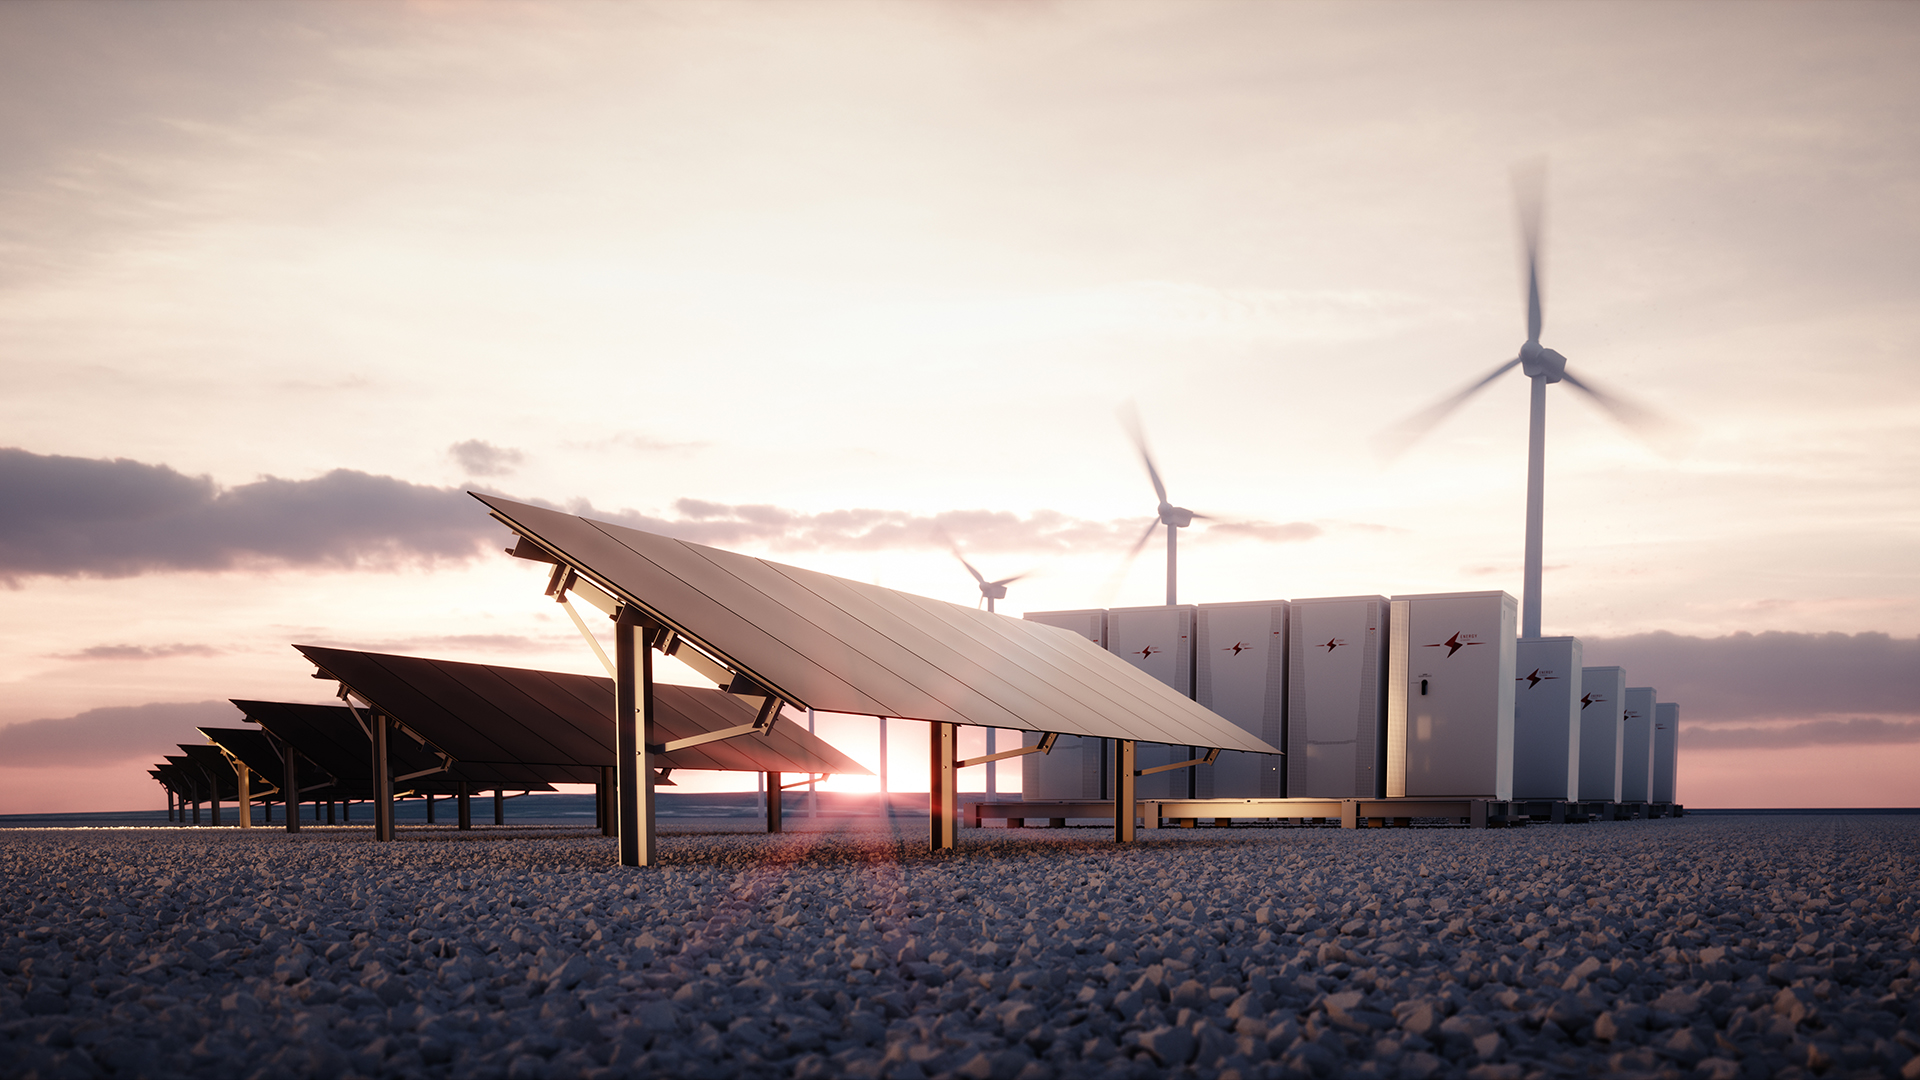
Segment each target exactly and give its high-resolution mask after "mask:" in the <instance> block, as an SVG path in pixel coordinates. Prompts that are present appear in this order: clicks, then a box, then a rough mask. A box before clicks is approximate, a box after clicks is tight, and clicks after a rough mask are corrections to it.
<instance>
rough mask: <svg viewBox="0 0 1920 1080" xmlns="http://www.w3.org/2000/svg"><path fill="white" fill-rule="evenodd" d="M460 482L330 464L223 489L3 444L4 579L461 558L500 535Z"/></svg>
mask: <svg viewBox="0 0 1920 1080" xmlns="http://www.w3.org/2000/svg"><path fill="white" fill-rule="evenodd" d="M493 532H494V531H493V530H492V529H491V528H489V527H488V523H487V519H486V516H485V515H484V514H482V513H476V512H475V507H474V505H473V502H472V500H470V499H468V498H467V497H466V495H465V494H464V493H462V492H461V491H460V490H459V489H457V488H437V487H426V486H422V485H419V484H410V483H407V482H406V481H404V480H396V479H394V478H392V477H389V476H373V475H369V474H367V473H363V472H356V471H353V470H351V469H335V470H333V471H332V472H329V473H327V474H325V475H323V476H317V477H314V478H312V479H310V480H282V479H279V478H277V477H267V478H265V479H263V480H258V481H255V482H254V483H251V484H242V485H239V486H237V487H231V488H222V487H220V486H218V485H216V484H215V483H214V482H213V480H212V479H211V478H210V477H206V476H197V477H196V476H187V475H185V474H182V473H179V472H176V471H175V470H173V469H172V468H169V467H168V466H165V465H147V464H143V463H141V462H138V461H130V460H128V459H126V458H117V459H114V460H107V459H104V458H101V459H95V458H77V457H62V456H58V455H41V454H34V453H29V452H28V451H25V450H20V449H11V448H0V581H5V582H7V583H9V584H14V583H17V581H18V580H19V579H21V578H25V577H33V576H37V575H44V576H49V577H102V578H121V577H131V576H134V575H136V574H143V573H151V572H156V571H180V570H228V569H233V568H235V567H238V566H242V565H244V564H247V563H251V562H261V561H265V562H277V563H283V564H289V565H295V566H329V567H356V566H365V565H374V566H391V565H394V564H397V563H412V562H429V563H431V562H436V561H440V560H461V559H466V558H470V557H471V556H473V555H474V554H475V553H476V550H477V548H478V545H479V544H480V543H481V542H482V541H491V540H493V539H496V538H497V537H495V536H494V534H493Z"/></svg>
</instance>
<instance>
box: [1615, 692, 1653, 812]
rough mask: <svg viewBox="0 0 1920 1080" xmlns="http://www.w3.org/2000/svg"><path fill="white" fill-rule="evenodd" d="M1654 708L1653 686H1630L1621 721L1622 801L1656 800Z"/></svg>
mask: <svg viewBox="0 0 1920 1080" xmlns="http://www.w3.org/2000/svg"><path fill="white" fill-rule="evenodd" d="M1653 708H1654V691H1653V687H1651V686H1629V687H1627V710H1626V712H1625V714H1624V715H1622V717H1621V721H1620V730H1621V735H1620V801H1621V802H1630V803H1632V802H1652V801H1653Z"/></svg>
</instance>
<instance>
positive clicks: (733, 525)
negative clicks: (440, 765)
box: [0, 442, 1320, 584]
mask: <svg viewBox="0 0 1920 1080" xmlns="http://www.w3.org/2000/svg"><path fill="white" fill-rule="evenodd" d="M459 445H460V446H468V447H471V446H481V447H485V444H483V443H477V442H476V443H462V444H459ZM485 450H486V453H483V454H478V455H476V460H479V459H481V458H486V456H487V454H489V453H490V454H493V455H496V456H497V455H500V454H505V453H510V452H508V451H501V450H499V448H496V447H485ZM487 460H495V459H493V458H488V459H487ZM535 501H536V502H537V501H539V500H535ZM541 505H545V506H553V505H554V504H553V503H546V502H542V503H541ZM565 509H567V510H568V511H570V512H572V513H576V514H580V515H582V516H585V517H591V518H595V519H598V520H601V521H609V522H613V523H615V524H619V525H628V526H631V527H633V528H636V529H644V530H646V531H648V532H656V533H661V534H663V535H666V536H674V537H679V538H681V539H684V540H692V541H694V542H696V543H702V544H713V545H716V546H719V547H753V548H759V549H762V550H769V551H774V552H811V551H882V550H900V549H915V548H934V549H939V550H945V549H946V548H947V547H948V540H947V539H946V538H947V537H953V538H955V539H957V540H958V541H959V542H960V543H962V544H964V545H965V547H966V549H967V550H968V551H975V552H1020V553H1031V554H1066V553H1069V552H1093V553H1100V552H1116V553H1117V552H1120V551H1124V550H1126V548H1127V547H1129V546H1130V545H1131V544H1132V543H1133V541H1134V539H1135V538H1136V537H1137V536H1138V535H1139V531H1140V529H1141V527H1142V526H1143V525H1144V524H1145V520H1144V519H1140V518H1120V519H1116V520H1112V521H1094V520H1091V519H1088V518H1079V517H1072V516H1069V515H1066V514H1062V513H1059V512H1057V511H1053V510H1036V511H1034V512H1033V513H1031V514H1027V515H1024V516H1022V515H1020V514H1014V513H1009V512H1007V511H1002V510H954V511H948V512H945V513H940V514H915V513H912V512H910V511H905V510H880V509H857V510H827V511H822V512H820V513H808V512H806V511H801V510H789V509H787V508H785V507H781V506H774V505H771V504H757V503H749V504H738V505H735V504H727V503H716V502H708V501H706V500H703V499H690V498H689V499H680V500H678V501H677V502H675V503H674V504H673V506H672V516H670V517H660V516H652V515H648V514H642V513H639V512H637V511H633V510H622V511H601V510H597V509H595V508H594V507H593V506H592V504H590V503H587V502H584V501H582V502H576V503H574V504H571V505H569V506H567V507H565ZM1196 531H1200V532H1201V535H1203V536H1205V535H1211V534H1215V533H1218V534H1219V535H1220V536H1221V537H1222V538H1225V539H1253V540H1259V541H1266V542H1276V543H1277V542H1292V541H1299V540H1308V539H1312V538H1313V537H1315V536H1318V535H1320V528H1319V526H1316V525H1311V524H1308V523H1305V522H1293V523H1290V524H1276V523H1269V522H1249V523H1237V524H1232V525H1216V526H1214V527H1213V528H1211V529H1207V530H1204V531H1201V530H1196ZM501 539H502V534H501V532H500V527H499V526H498V525H496V524H494V523H493V522H491V521H489V520H488V518H487V516H486V513H485V511H484V510H483V509H481V508H480V507H479V506H478V505H477V504H475V503H474V502H473V501H472V500H471V499H469V498H468V497H467V496H466V495H465V494H464V493H463V492H461V491H460V490H459V489H457V488H439V487H429V486H426V485H421V484H411V483H408V482H406V481H404V480H396V479H394V478H393V477H390V476H373V475H370V474H368V473H363V472H355V471H353V470H350V469H335V470H334V471H332V472H330V473H327V474H325V475H323V476H317V477H314V478H312V479H308V480H282V479H279V478H276V477H268V478H266V479H264V480H259V481H255V482H254V483H251V484H241V485H239V486H236V487H230V488H223V487H220V486H219V485H217V484H215V483H214V482H213V480H212V479H211V478H209V477H205V476H187V475H185V474H183V473H180V472H176V471H175V470H173V469H172V468H169V467H168V466H165V465H148V464H145V463H142V462H138V461H130V460H128V459H126V458H119V459H114V460H107V459H104V458H100V459H95V458H77V457H61V456H57V455H41V454H34V453H29V452H28V451H25V450H20V449H0V581H4V582H7V583H9V584H17V583H18V582H19V581H20V580H21V579H23V578H29V577H35V576H47V577H103V578H119V577H131V576H133V575H136V574H143V573H155V572H166V571H183V570H200V571H217V570H228V569H234V568H237V567H244V566H247V565H251V564H259V563H269V564H280V565H291V566H324V567H375V568H385V567H391V566H394V565H399V564H406V563H433V562H438V561H459V560H464V559H468V558H472V557H474V556H475V555H477V554H480V553H481V552H482V551H483V550H484V549H486V548H489V547H494V546H497V545H498V544H499V542H500V540H501Z"/></svg>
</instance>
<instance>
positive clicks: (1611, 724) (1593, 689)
mask: <svg viewBox="0 0 1920 1080" xmlns="http://www.w3.org/2000/svg"><path fill="white" fill-rule="evenodd" d="M1626 710H1627V669H1626V668H1620V667H1590V668H1581V669H1580V801H1582V802H1619V801H1620V762H1621V757H1620V750H1621V741H1622V739H1623V738H1624V737H1625V735H1626V727H1625V724H1624V720H1625V718H1626Z"/></svg>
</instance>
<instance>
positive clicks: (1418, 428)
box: [1376, 356, 1520, 461]
mask: <svg viewBox="0 0 1920 1080" xmlns="http://www.w3.org/2000/svg"><path fill="white" fill-rule="evenodd" d="M1519 363H1520V358H1519V357H1517V356H1516V357H1514V358H1513V359H1511V360H1509V361H1507V362H1506V363H1504V364H1501V365H1500V366H1499V367H1497V368H1494V369H1493V370H1492V371H1490V372H1488V373H1487V374H1486V376H1485V377H1484V378H1482V379H1481V380H1480V381H1478V382H1476V383H1474V384H1473V385H1471V386H1469V387H1467V388H1466V389H1465V390H1462V391H1460V392H1459V393H1457V394H1454V395H1452V396H1451V397H1448V398H1446V399H1445V400H1443V401H1441V402H1440V403H1438V404H1436V405H1432V406H1429V407H1428V408H1425V409H1422V410H1421V411H1419V412H1417V413H1414V414H1413V415H1412V416H1409V417H1407V418H1406V419H1405V420H1402V421H1400V422H1399V423H1398V424H1395V425H1394V426H1393V427H1390V428H1388V429H1387V430H1386V431H1384V432H1382V433H1381V434H1380V436H1379V438H1378V439H1377V440H1376V441H1377V443H1378V445H1379V449H1380V455H1381V456H1382V457H1384V458H1386V459H1387V460H1389V461H1391V460H1393V459H1394V458H1397V457H1399V456H1400V455H1401V454H1403V453H1405V452H1406V450H1407V447H1409V446H1412V445H1413V444H1414V443H1415V442H1417V441H1419V439H1420V436H1422V435H1425V434H1426V433H1427V432H1429V431H1431V430H1433V427H1434V425H1436V424H1438V423H1439V422H1440V421H1442V420H1445V419H1446V418H1447V416H1448V414H1450V413H1452V412H1453V410H1455V409H1457V408H1459V407H1460V406H1462V405H1464V404H1466V402H1467V399H1468V398H1470V397H1472V396H1473V395H1475V394H1477V393H1479V392H1480V390H1481V388H1482V387H1484V386H1486V385H1487V384H1488V383H1490V382H1492V381H1493V380H1495V379H1497V378H1499V377H1500V376H1502V375H1505V374H1506V373H1507V372H1509V371H1511V370H1513V369H1514V368H1515V367H1517V366H1518V365H1519Z"/></svg>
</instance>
